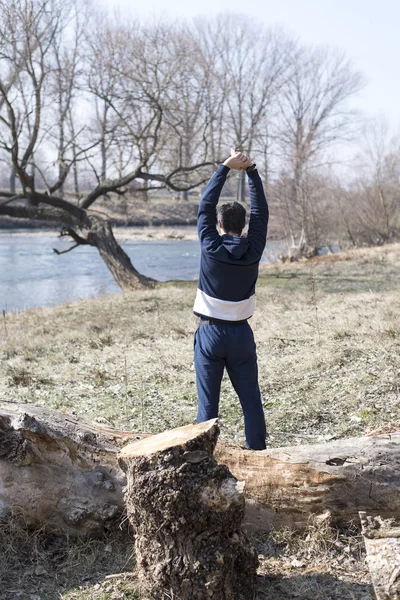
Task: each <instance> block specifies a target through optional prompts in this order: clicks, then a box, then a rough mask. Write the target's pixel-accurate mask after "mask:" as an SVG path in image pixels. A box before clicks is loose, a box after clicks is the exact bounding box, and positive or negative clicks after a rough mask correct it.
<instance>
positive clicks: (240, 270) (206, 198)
mask: <svg viewBox="0 0 400 600" xmlns="http://www.w3.org/2000/svg"><path fill="white" fill-rule="evenodd" d="M228 173H229V168H228V167H226V166H224V165H220V166H219V167H218V169H217V171H216V172H215V173H214V175H213V177H212V178H211V180H210V182H209V184H208V185H207V187H206V189H205V191H204V194H203V196H202V199H201V201H200V206H199V213H198V231H199V239H200V243H201V262H200V276H199V284H198V290H197V295H196V301H195V305H194V309H193V310H194V312H195V314H197V315H198V316H208V317H214V318H218V319H222V320H224V319H225V320H232V321H237V320H243V319H247V318H249V317H250V316H251V315H252V314H253V311H254V307H255V285H256V281H257V277H258V266H259V262H260V259H261V257H262V253H263V250H264V247H265V242H266V236H267V225H268V205H267V201H266V198H265V194H264V190H263V187H262V183H261V179H260V177H259V175H258V172H257V171H256V170H253V171H252V172H250V173H248V177H249V187H250V221H249V230H248V235H247V236H246V237H241V236H240V235H230V234H224V235H222V236H221V235H219V233H218V231H217V216H216V205H217V203H218V199H219V196H220V193H221V190H222V187H223V185H224V183H225V180H226V176H227V174H228Z"/></svg>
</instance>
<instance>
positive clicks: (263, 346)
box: [0, 244, 400, 600]
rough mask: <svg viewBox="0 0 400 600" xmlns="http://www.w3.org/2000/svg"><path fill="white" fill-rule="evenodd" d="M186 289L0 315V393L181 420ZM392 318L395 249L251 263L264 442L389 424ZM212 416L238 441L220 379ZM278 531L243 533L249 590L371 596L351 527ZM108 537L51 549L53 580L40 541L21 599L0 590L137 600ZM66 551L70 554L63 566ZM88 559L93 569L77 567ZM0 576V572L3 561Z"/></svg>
mask: <svg viewBox="0 0 400 600" xmlns="http://www.w3.org/2000/svg"><path fill="white" fill-rule="evenodd" d="M195 287H196V284H195V283H194V282H174V283H166V284H162V285H159V286H157V288H156V289H154V290H146V291H137V292H132V293H129V294H118V295H115V296H111V297H107V298H98V299H94V300H90V301H82V302H78V303H74V304H64V305H62V306H58V307H55V308H49V309H36V310H29V311H26V312H24V313H14V314H8V315H5V316H3V318H2V323H1V329H0V330H1V335H0V400H1V401H3V402H4V401H6V402H30V403H34V404H41V405H46V406H50V407H53V408H57V409H60V410H64V411H67V412H72V413H74V414H76V415H78V416H80V417H82V418H85V419H89V420H93V421H98V422H101V423H107V424H110V425H112V426H116V427H119V428H125V429H131V430H141V431H143V430H146V431H150V432H158V431H161V430H164V429H167V428H172V427H176V426H179V425H183V424H187V423H190V422H192V421H194V419H195V416H196V404H197V400H196V387H195V374H194V369H193V364H192V352H193V333H194V331H195V328H196V319H195V317H194V316H193V315H192V314H191V309H192V305H193V299H194V295H195ZM399 315H400V244H397V245H391V246H385V247H380V248H366V249H358V250H352V251H347V252H343V253H341V254H338V255H333V256H327V257H320V258H318V259H315V260H312V261H307V262H304V263H298V264H285V265H274V266H264V267H263V268H262V271H261V274H260V279H259V284H258V289H257V309H256V313H255V315H254V317H253V318H252V319H251V325H252V327H253V329H254V332H255V338H256V342H257V347H258V357H259V372H260V386H261V391H262V397H263V403H264V408H265V414H266V419H267V426H268V429H269V433H270V437H269V444H270V445H271V446H283V445H289V444H290V445H294V444H305V443H312V442H320V441H325V440H332V439H335V438H339V437H349V436H352V435H360V434H363V433H366V432H371V431H374V430H378V431H381V430H382V431H385V430H390V429H393V428H399V427H400V318H399ZM220 416H221V422H222V438H223V439H226V440H231V441H234V442H237V443H240V444H242V443H243V442H244V432H243V419H242V414H241V410H240V406H239V403H238V401H237V398H236V397H235V394H234V392H233V390H232V388H231V386H230V383H229V381H228V380H227V379H224V382H223V389H222V396H221V410H220ZM280 535H281V537H279V536H277V537H276V536H275V537H274V538H268V539H267V538H264V539H258V540H256V543H257V544H258V547H259V552H260V556H261V559H262V560H261V563H262V568H261V570H260V596H259V598H260V599H261V598H263V599H264V598H265V599H268V600H281V599H282V600H283V599H286V598H295V597H298V598H300V599H304V600H306V599H308V598H314V599H315V598H321V600H322V599H326V600H328V599H329V598H332V599H338V600H339V598H340V599H341V600H346V599H347V598H348V599H349V600H351V599H354V598H355V599H357V600H369V599H370V598H372V596H371V590H370V586H369V585H368V575H367V574H366V570H365V565H364V562H363V556H362V551H361V547H360V545H359V541H358V538H357V537H356V536H349V534H348V532H347V533H345V532H342V533H341V534H338V533H334V532H332V531H329V532H326V531H325V532H322V534H321V531H320V530H318V528H315V527H314V529H313V531H312V536H311V539H312V540H316V542H315V551H314V552H311V554H310V551H309V548H310V543H309V542H308V543H307V542H306V541H305V539H306V538H293V537H292V536H291V535H289V534H287V536H286V537H285V536H284V535H283V534H280ZM307 535H311V534H310V532H309V533H308V534H307ZM9 537H10V536H6V539H5V541H4V543H3V547H5V546H4V544H6V543H8V542H7V540H9ZM39 538H40V536H39ZM39 538H38V539H39ZM40 544H44V545H46V542H44V541H42V542H37V545H38V547H39V546H40ZM96 544H97V545H96ZM110 544H111V545H112V544H114V545H115V544H120V542H114V541H112V542H111V541H109V540H108V541H107V540H106V541H103V542H96V543H95V542H93V543H89V544H87V545H86V546H85V545H83V549H82V547H81V546H79V544H78V545H76V544H73V545H72V547H71V548H70V547H68V548H66V549H64V550H65V552H64V550H62V552H61V555H62V556H63V557H64V558H62V560H61V562H57V561H55V562H54V565H55V566H54V565H53V566H54V569H64V575H60V573H61V571H60V573H59V572H58V571H54V569H53V566H51V565H52V563H51V561H50V563H51V564H50V567H51V568H50V567H49V566H48V564H47V563H48V558H47V553H46V552H47V551H46V549H45V548H44V549H43V552H42V550H40V552H39V550H38V556H39V557H42V558H40V560H39V559H38V560H39V563H38V562H36V563H34V564H39V565H41V564H43V561H47V562H46V566H45V567H44V568H45V571H46V573H47V576H45V575H43V574H42V575H35V568H33V570H32V572H31V574H30V575H29V577H28V575H26V572H27V567H26V565H27V564H30V563H29V560H30V559H29V557H26V561H28V562H23V561H22V562H21V565H25V567H24V569H23V574H24V577H28V578H29V581H30V584H31V588H32V589H34V591H32V590H31V592H30V594H31V595H30V596H29V595H24V594H25V591H24V590H25V589H26V588H25V584H22V583H21V586H20V588H21V590H22V591H21V593H20V596H18V595H10V596H1V592H0V597H1V598H8V597H9V598H14V597H21V598H23V599H25V598H27V599H28V598H31V599H33V598H36V599H37V598H38V597H39V596H40V598H41V600H45V599H53V598H62V599H63V600H70V599H72V598H77V599H78V598H79V600H81V599H82V600H83V599H85V600H89V599H93V600H106V599H107V600H108V599H114V598H139V597H140V595H138V592H137V590H136V588H135V584H134V582H132V580H131V579H126V578H123V577H121V578H120V580H115V579H105V577H106V575H107V574H110V571H111V572H114V573H115V572H118V571H121V570H122V571H126V570H129V569H131V568H132V567H131V562H130V561H131V560H132V559H130V558H129V554H130V550H129V549H127V548H125V547H124V546H123V544H122V542H121V544H122V546H121V545H120V546H118V548H120V550H119V551H118V552H113V553H112V554H113V561H111V562H110V561H107V560H106V559H107V556H109V554H107V552H108V553H109V550H107V549H106V548H107V546H109V545H110ZM40 548H42V546H40ZM70 553H72V555H74V553H78V555H79V556H80V559H79V560H77V559H76V558H74V561H75V562H74V564H75V569H74V570H72V569H71V568H70V564H72V563H71V561H68V560H67V558H66V557H68V556H69V554H70ZM307 553H308V554H307ZM20 554H21V553H19V555H20ZM43 557H44V558H43ZM91 557H92V558H91ZM93 557H97V558H95V559H93ZM118 557H119V558H118ZM117 559H118V560H117ZM21 560H22V559H21ZM24 560H25V559H24ZM91 560H92V562H93V561H94V562H93V564H94V566H93V565H92V567H90V568H89V567H88V568H86V567H84V565H86V564H89V565H90V564H91ZM40 561H41V562H40ZM115 561H117V563H118V564H117V563H116V562H115ZM118 561H119V562H118ZM4 564H5V563H4ZM60 565H62V566H61V567H60ZM82 565H83V566H82ZM126 565H128V567H127V566H126ZM52 569H53V570H52ZM91 569H92V570H91ZM72 571H73V576H72ZM55 572H57V573H59V575H58V581H59V585H58V584H57V583H55V581H56V580H57V578H55V576H54V573H55ZM18 573H19V575H18V577H20V578H21V577H22V575H21V573H22V571H21V570H20V571H19V572H18ZM49 573H53V575H51V576H50V575H49ZM85 573H86V575H85ZM87 573H89V574H87ZM68 574H69V575H68ZM3 575H4V576H6V577H9V576H10V569H9V568H7V569H6V573H5V574H3ZM86 576H87V577H88V579H85V577H86ZM282 577H283V579H282ZM50 579H51V585H50ZM21 582H22V580H21ZM35 585H36V586H39V587H36V588H34V586H35ZM32 586H33V587H32ZM57 586H58V587H57ZM79 586H81V587H82V590H80V589H79ZM96 586H97V587H96ZM107 588H110V589H109V590H108V591H107ZM2 589H3V590H4V589H5V588H4V586H3V587H2ZM36 592H37V593H36ZM298 592H299V594H298ZM35 594H36V596H35ZM118 594H119V595H118Z"/></svg>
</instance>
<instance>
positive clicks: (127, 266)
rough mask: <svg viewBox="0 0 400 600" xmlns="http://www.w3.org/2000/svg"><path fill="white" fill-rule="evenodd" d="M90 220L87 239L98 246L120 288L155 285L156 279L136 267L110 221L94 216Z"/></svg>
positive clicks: (124, 289) (92, 244)
mask: <svg viewBox="0 0 400 600" xmlns="http://www.w3.org/2000/svg"><path fill="white" fill-rule="evenodd" d="M90 221H91V227H90V229H89V230H88V231H87V234H86V235H87V241H88V243H89V244H90V245H91V246H95V247H96V248H97V250H98V251H99V253H100V256H101V258H102V259H103V261H104V262H105V264H106V265H107V267H108V269H109V271H110V272H111V274H112V276H113V277H114V279H115V281H116V282H117V283H118V285H119V286H120V288H121V289H122V290H123V291H129V290H133V289H137V288H138V287H142V286H145V287H154V284H155V280H154V279H152V278H151V277H146V276H145V275H142V274H141V273H139V271H137V269H135V267H134V266H133V264H132V262H131V259H130V258H129V256H128V255H127V254H126V252H124V250H123V249H122V248H121V246H120V245H119V244H118V242H117V240H116V239H115V237H114V233H113V230H112V228H111V225H110V223H109V222H108V221H104V220H102V219H94V218H93V217H92V218H91V219H90Z"/></svg>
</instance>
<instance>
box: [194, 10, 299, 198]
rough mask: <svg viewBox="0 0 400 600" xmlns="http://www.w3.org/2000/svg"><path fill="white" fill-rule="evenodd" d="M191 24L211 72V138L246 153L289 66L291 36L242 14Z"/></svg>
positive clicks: (240, 193)
mask: <svg viewBox="0 0 400 600" xmlns="http://www.w3.org/2000/svg"><path fill="white" fill-rule="evenodd" d="M195 24H196V32H197V36H198V39H199V43H200V45H201V47H202V49H203V55H204V57H205V61H206V63H207V65H208V69H209V71H210V72H211V73H212V74H213V77H212V78H210V79H209V85H210V90H209V98H210V99H212V104H213V108H214V115H213V120H212V124H213V126H212V130H211V138H214V139H215V136H216V135H217V136H218V137H217V142H216V145H217V147H218V143H219V141H220V140H221V138H224V139H230V141H231V144H232V145H235V146H236V147H237V148H238V149H240V150H245V151H246V152H248V153H249V154H250V155H251V153H252V150H253V149H254V147H255V143H256V140H257V137H258V136H260V138H259V139H261V138H262V130H264V127H265V125H266V123H268V110H269V108H270V107H271V104H272V102H273V101H274V99H275V98H276V96H277V94H278V93H279V90H280V87H281V85H282V82H283V78H284V74H285V72H286V70H287V68H288V63H287V60H286V54H287V49H286V46H287V45H288V44H289V45H290V43H291V41H290V37H289V36H288V35H287V34H285V32H284V31H283V30H281V29H279V28H266V27H265V26H263V25H261V24H260V23H258V22H257V21H255V20H254V19H252V18H250V17H247V16H245V15H235V14H224V15H219V16H218V17H217V18H216V19H213V20H211V19H205V18H202V19H198V20H197V21H196V23H195ZM211 90H212V92H211ZM216 92H217V93H216ZM216 99H217V101H216ZM210 104H211V102H210ZM242 175H243V173H239V179H238V186H237V198H238V200H240V201H243V200H244V189H245V188H244V182H245V180H244V177H242Z"/></svg>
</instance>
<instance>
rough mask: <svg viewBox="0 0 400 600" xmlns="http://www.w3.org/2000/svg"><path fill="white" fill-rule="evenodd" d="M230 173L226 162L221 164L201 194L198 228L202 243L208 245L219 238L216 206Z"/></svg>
mask: <svg viewBox="0 0 400 600" xmlns="http://www.w3.org/2000/svg"><path fill="white" fill-rule="evenodd" d="M228 173H229V167H227V166H226V165H224V164H223V165H219V166H218V169H217V170H216V171H215V173H214V175H213V176H212V177H211V179H210V181H209V182H208V183H207V186H206V189H205V190H204V192H203V194H202V196H201V199H200V204H199V211H198V213H197V230H198V232H199V239H200V243H201V244H202V245H203V244H206V245H208V244H210V243H212V242H213V241H214V240H216V239H218V238H219V233H218V231H217V211H216V208H217V204H218V200H219V197H220V195H221V191H222V188H223V187H224V183H225V181H226V177H227V175H228Z"/></svg>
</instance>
